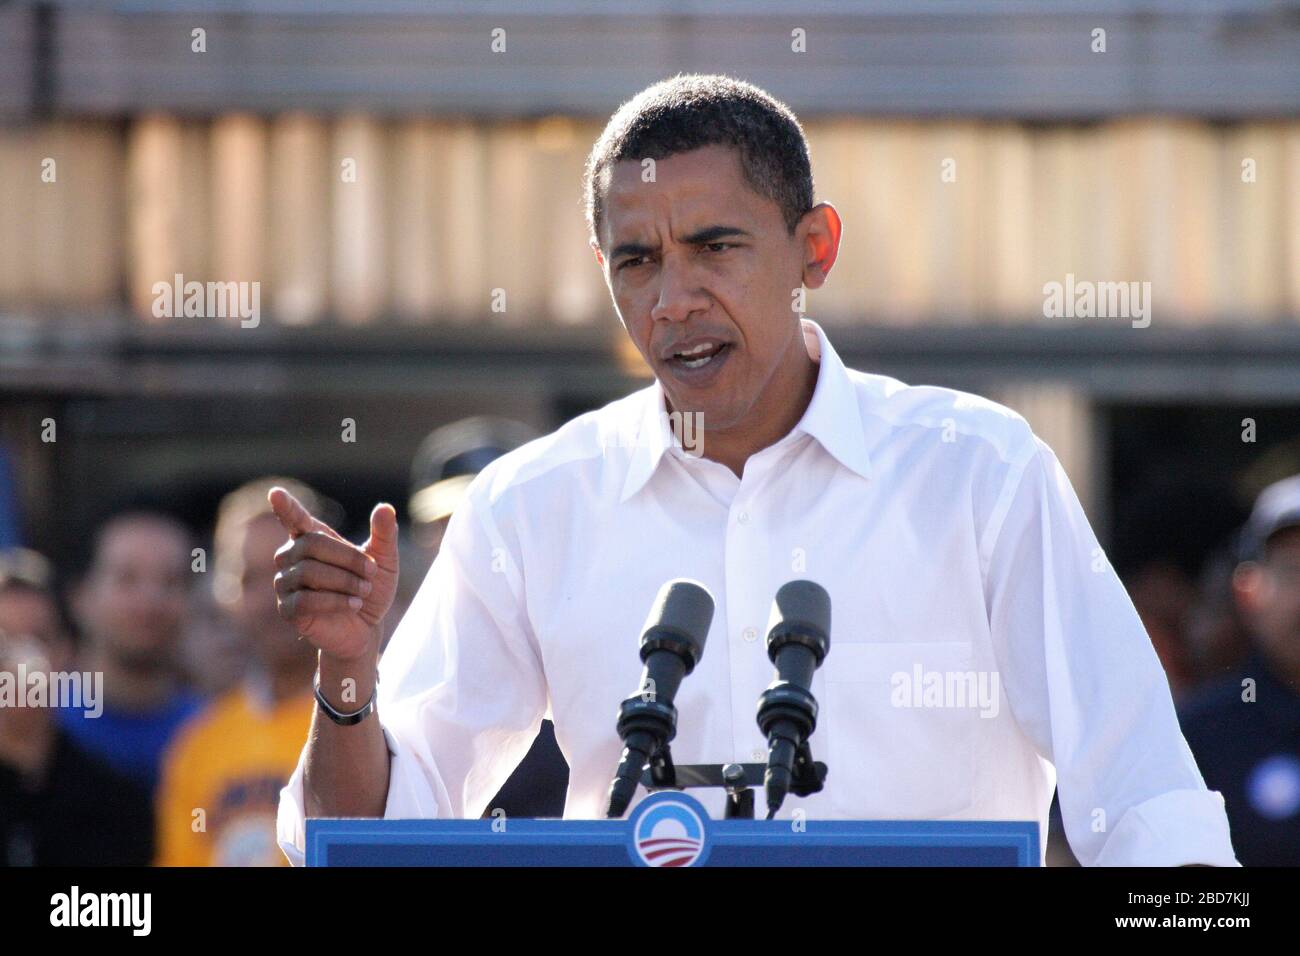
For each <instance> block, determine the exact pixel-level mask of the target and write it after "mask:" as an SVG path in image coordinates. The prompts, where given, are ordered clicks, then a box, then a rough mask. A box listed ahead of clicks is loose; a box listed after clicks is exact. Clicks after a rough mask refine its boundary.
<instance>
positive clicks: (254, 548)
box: [227, 513, 315, 668]
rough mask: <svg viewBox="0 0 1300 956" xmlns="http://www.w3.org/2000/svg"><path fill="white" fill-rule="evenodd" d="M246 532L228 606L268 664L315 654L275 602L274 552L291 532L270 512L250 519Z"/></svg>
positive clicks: (300, 658) (240, 545)
mask: <svg viewBox="0 0 1300 956" xmlns="http://www.w3.org/2000/svg"><path fill="white" fill-rule="evenodd" d="M243 532H244V533H243V535H242V536H241V539H239V540H238V541H237V547H238V548H239V556H238V562H239V567H238V581H237V586H236V588H235V589H234V592H233V600H232V601H231V602H230V603H229V606H228V607H227V610H228V611H229V612H230V615H231V617H232V618H233V619H234V621H235V623H236V624H237V625H238V627H239V629H240V630H241V631H242V632H243V634H244V635H245V637H247V639H248V640H249V642H250V646H251V647H252V649H253V652H254V653H255V654H257V656H258V657H259V659H261V660H262V662H263V663H264V664H266V665H267V666H269V667H272V668H274V667H276V666H277V665H279V664H281V663H287V662H298V661H300V660H302V659H304V658H308V657H312V656H313V655H314V653H315V652H314V650H313V648H312V646H311V645H310V644H309V643H308V642H307V641H300V640H298V639H297V635H296V634H295V633H294V629H293V626H292V625H291V624H290V623H289V622H288V621H286V620H285V619H284V618H282V617H281V616H280V614H279V612H278V611H277V610H276V605H275V585H274V583H273V582H274V579H275V574H276V567H275V552H276V551H277V550H279V548H280V546H281V545H283V544H284V543H285V541H286V540H287V538H288V535H287V534H285V531H284V528H283V527H281V525H280V522H279V521H278V520H277V519H276V517H275V515H273V514H270V513H267V514H263V515H258V516H257V517H255V518H253V519H251V520H250V521H248V523H247V524H245V525H244V528H243Z"/></svg>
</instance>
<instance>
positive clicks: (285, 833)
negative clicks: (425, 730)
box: [275, 723, 445, 866]
mask: <svg viewBox="0 0 1300 956" xmlns="http://www.w3.org/2000/svg"><path fill="white" fill-rule="evenodd" d="M379 726H380V729H381V730H383V732H384V742H385V743H386V744H387V745H388V768H389V769H388V798H387V802H386V803H385V804H384V818H385V819H400V820H418V819H433V818H435V817H439V816H445V814H444V813H442V812H441V811H440V809H439V803H438V800H437V798H436V797H435V796H434V789H433V788H431V787H430V785H429V781H428V779H427V777H426V775H424V774H422V773H421V772H419V768H418V765H417V761H416V760H415V758H414V757H413V756H412V755H411V754H409V753H407V752H405V751H404V750H403V748H402V747H400V746H399V745H398V743H397V739H396V738H395V737H394V736H393V734H392V733H391V732H390V731H389V729H388V728H387V727H385V726H384V725H383V724H382V723H381V724H380V725H379ZM306 757H307V748H306V747H304V748H303V751H302V754H300V755H299V757H298V765H297V766H296V767H295V768H294V771H293V775H292V776H290V777H289V782H288V783H287V784H285V785H284V788H283V789H282V790H281V791H280V804H279V806H278V807H277V809H276V815H275V829H276V841H277V842H278V843H279V844H280V849H281V850H282V851H283V852H284V855H285V857H286V859H288V861H289V864H290V866H303V865H305V864H306V856H307V851H306V845H307V817H306V812H305V810H304V807H306V805H307V801H306V798H305V797H304V795H303V786H302V778H303V763H304V761H305V760H306ZM434 776H435V779H436V774H435V775H434ZM441 789H442V788H441V785H440V782H438V784H437V786H436V790H438V791H441Z"/></svg>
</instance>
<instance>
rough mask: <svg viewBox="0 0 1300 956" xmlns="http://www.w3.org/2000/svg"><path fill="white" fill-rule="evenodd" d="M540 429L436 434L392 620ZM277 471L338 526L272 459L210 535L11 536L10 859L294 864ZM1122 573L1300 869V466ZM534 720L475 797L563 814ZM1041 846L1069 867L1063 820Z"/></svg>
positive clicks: (1206, 733) (297, 668)
mask: <svg viewBox="0 0 1300 956" xmlns="http://www.w3.org/2000/svg"><path fill="white" fill-rule="evenodd" d="M531 437H533V434H532V432H530V431H529V429H527V428H526V427H525V426H523V425H519V424H518V423H515V422H509V421H505V420H502V419H492V418H481V417H477V418H472V419H466V420H464V421H461V422H457V423H455V424H453V425H449V426H446V427H444V428H442V429H439V430H438V431H436V432H434V433H433V434H432V435H430V436H429V438H428V439H427V440H426V441H425V442H424V443H423V445H422V446H421V448H420V450H419V452H418V454H417V456H416V460H415V462H414V464H413V468H412V479H411V494H410V500H409V501H408V502H407V507H406V509H405V511H406V514H405V516H404V518H405V520H406V521H407V525H406V527H405V528H404V529H403V533H402V536H401V537H402V547H403V552H402V564H403V571H402V583H401V588H400V591H399V594H398V599H397V604H396V605H395V607H394V610H393V612H392V613H391V614H390V616H389V628H390V633H391V628H392V627H393V626H394V625H395V624H396V622H397V621H398V620H399V619H400V617H401V613H402V611H403V610H404V608H405V607H406V606H407V605H408V604H409V603H410V601H411V599H412V598H413V597H414V594H415V590H416V589H417V588H418V586H419V583H420V581H421V580H422V579H423V577H424V575H425V572H426V571H427V569H428V567H429V565H430V564H431V562H432V560H433V558H434V556H435V555H436V554H437V550H438V546H439V543H440V541H441V537H442V531H443V529H444V528H445V526H446V521H447V519H448V517H449V515H450V514H451V512H452V510H453V509H454V508H455V506H456V503H457V501H458V499H459V497H460V495H461V494H463V492H464V489H465V487H466V486H467V485H468V483H469V481H470V480H472V478H473V476H474V475H475V474H477V472H478V471H479V470H481V469H482V468H483V467H484V466H485V465H486V464H487V463H488V462H490V461H491V460H493V459H494V458H495V457H497V456H498V455H500V454H503V453H504V452H506V451H508V450H510V449H511V448H514V447H517V446H518V445H519V444H522V443H523V442H524V441H527V440H528V439H529V438H531ZM274 485H281V486H283V487H286V488H287V489H288V490H290V491H291V492H292V493H293V494H294V495H295V496H296V497H297V498H298V499H299V500H300V501H302V502H303V503H304V505H306V506H307V507H308V509H309V510H311V511H312V512H313V514H315V515H316V516H317V517H319V518H321V519H322V520H324V521H325V522H326V523H329V524H332V525H336V526H337V523H338V521H339V519H340V517H341V516H340V515H339V513H338V511H339V509H338V506H337V505H335V504H334V503H332V502H331V501H329V500H328V499H327V498H325V497H323V496H322V495H320V494H318V493H317V492H316V491H314V490H313V489H312V488H310V487H307V486H306V485H305V484H303V483H302V482H299V481H295V480H294V479H292V478H288V477H284V476H267V477H263V478H259V479H255V480H253V481H250V482H248V483H246V484H243V485H241V486H240V487H238V488H235V489H233V490H231V491H230V492H229V493H228V494H227V495H226V496H225V497H224V498H223V499H222V500H221V502H220V504H219V506H218V508H217V509H216V520H215V525H214V527H213V528H211V529H206V530H207V533H206V534H203V535H196V534H195V532H194V530H192V529H190V528H187V527H186V526H184V525H183V524H181V523H180V522H178V521H177V520H176V519H175V518H173V517H171V516H169V515H167V514H165V513H162V512H158V511H149V510H126V511H122V512H120V513H116V514H113V515H111V516H110V517H108V518H107V519H106V520H105V521H103V522H102V523H101V524H100V525H99V527H97V528H96V529H95V530H94V533H93V536H92V537H91V538H90V539H89V540H88V543H87V553H86V556H85V557H86V564H85V567H82V568H76V569H69V570H68V571H63V569H56V568H54V567H52V566H51V563H50V562H49V561H47V560H46V559H45V558H44V557H42V556H41V555H39V554H37V553H35V552H33V551H30V550H26V549H11V550H8V551H3V552H0V862H3V863H5V864H7V865H59V864H69V865H76V864H131V865H147V864H157V865H164V866H169V865H179V866H249V865H281V864H283V862H284V859H283V856H282V854H281V853H280V851H279V848H278V847H277V845H276V839H275V813H276V804H277V801H278V796H279V791H280V788H281V787H282V786H283V785H284V783H285V781H286V780H287V779H288V777H289V775H290V773H291V772H292V770H293V767H294V765H295V764H296V763H297V760H298V756H299V753H300V751H301V749H302V746H303V743H304V741H305V740H306V736H307V731H308V726H309V723H310V720H311V714H312V708H313V706H314V700H313V693H312V678H313V674H314V672H315V666H316V658H315V652H314V650H313V649H312V647H311V646H310V645H309V644H307V643H306V642H305V641H301V640H298V639H297V637H296V635H295V634H294V633H293V630H292V628H290V627H289V626H288V625H287V624H286V623H285V622H284V621H283V620H282V619H281V618H280V617H279V614H278V612H277V609H276V601H275V594H274V591H273V588H272V584H271V582H272V579H273V577H274V574H275V570H274V564H273V559H274V555H275V553H276V551H277V550H278V549H279V548H280V547H281V546H283V545H284V544H285V542H286V541H287V535H286V534H285V532H284V530H283V529H282V528H281V526H280V524H279V521H278V520H277V519H276V518H275V516H274V515H273V514H272V512H271V510H270V506H269V505H268V503H267V492H268V491H269V489H270V488H271V487H273V486H274ZM200 542H210V549H209V548H208V547H205V546H204V545H203V544H201V543H200ZM209 550H210V554H209ZM209 559H210V563H209ZM1121 573H1122V574H1124V575H1125V577H1126V584H1127V585H1128V587H1129V589H1130V592H1131V593H1132V594H1133V597H1134V603H1135V605H1136V606H1137V608H1138V611H1139V613H1140V614H1141V615H1142V617H1143V620H1144V622H1145V623H1146V626H1147V629H1148V632H1149V633H1150V634H1151V637H1152V642H1153V645H1154V647H1155V650H1156V653H1157V654H1158V655H1159V657H1160V659H1161V661H1162V663H1163V664H1164V666H1165V670H1166V672H1167V673H1168V675H1169V679H1170V686H1171V689H1172V691H1173V693H1174V698H1175V703H1176V705H1177V706H1178V708H1179V714H1180V719H1181V721H1182V726H1183V730H1184V733H1185V735H1186V737H1187V740H1188V743H1189V745H1190V747H1191V749H1192V751H1193V753H1194V755H1195V756H1196V759H1197V762H1198V764H1199V765H1200V767H1201V771H1202V773H1203V775H1204V777H1205V780H1206V783H1207V785H1208V786H1209V787H1210V788H1211V789H1214V790H1218V791H1220V792H1222V793H1223V795H1224V797H1225V799H1226V801H1227V809H1228V816H1229V819H1230V822H1231V825H1232V831H1233V843H1234V846H1235V847H1236V849H1237V852H1238V857H1239V859H1240V860H1241V862H1242V863H1243V864H1245V865H1292V866H1294V865H1298V864H1300V476H1296V477H1293V478H1289V479H1287V480H1285V481H1282V482H1278V483H1277V484H1274V485H1272V486H1270V487H1269V488H1268V489H1267V490H1266V491H1265V492H1264V493H1263V494H1262V495H1261V496H1260V497H1259V500H1258V501H1257V502H1256V504H1255V507H1254V510H1253V512H1252V513H1251V516H1250V518H1249V520H1248V521H1247V522H1246V524H1245V525H1244V527H1242V528H1241V529H1240V531H1239V532H1238V533H1237V534H1236V535H1235V536H1234V541H1233V545H1232V548H1231V550H1230V551H1224V552H1222V553H1220V554H1218V555H1215V556H1214V557H1213V558H1211V559H1209V560H1207V561H1205V562H1204V567H1203V568H1202V569H1200V571H1199V573H1198V575H1197V576H1196V579H1195V580H1193V579H1192V578H1191V577H1190V576H1189V575H1187V574H1186V573H1185V572H1178V571H1177V570H1176V569H1172V568H1164V567H1160V566H1157V565H1152V564H1147V565H1143V566H1140V567H1139V566H1135V567H1132V568H1130V569H1126V570H1122V571H1121ZM1180 573H1182V577H1179V574H1180ZM33 673H60V674H80V675H82V676H83V677H84V678H85V680H84V681H82V683H81V684H80V686H79V691H80V699H75V700H68V699H62V700H56V699H54V698H55V697H56V694H55V693H54V687H53V685H52V684H51V685H50V686H49V687H47V689H46V695H45V697H44V698H43V699H42V700H40V701H34V700H31V699H27V700H23V699H22V694H23V692H24V690H27V691H30V680H29V681H25V682H24V681H20V680H18V679H17V677H18V675H23V674H25V675H30V674H33ZM5 674H9V675H11V679H10V680H9V682H8V684H5V683H4V675H5ZM101 675H102V676H101ZM64 689H65V690H66V689H67V688H64ZM6 694H7V695H8V696H6ZM29 696H30V694H29ZM64 696H65V697H66V696H67V695H66V694H65V695H64ZM54 704H57V706H51V705H54ZM539 731H540V732H539V736H538V740H537V743H536V744H535V746H534V747H533V750H532V751H531V752H530V753H529V755H528V757H527V758H525V761H524V762H523V764H521V766H520V768H519V770H518V771H517V772H516V773H515V774H514V776H512V777H511V779H510V781H509V782H507V784H506V785H505V787H504V788H503V789H502V791H501V793H499V794H498V795H497V797H496V799H494V800H493V801H491V803H490V805H489V808H488V810H487V811H485V813H486V812H491V810H492V809H495V808H502V809H504V810H505V811H506V813H507V814H508V815H510V816H559V815H560V814H561V813H562V811H563V805H564V791H565V788H566V785H567V775H568V769H567V767H566V766H565V764H564V760H563V757H562V756H561V755H560V753H559V750H558V748H557V747H556V744H555V739H554V734H553V732H552V730H551V728H550V726H549V723H548V722H543V724H542V726H541V728H539ZM1049 862H1052V863H1055V864H1068V863H1069V862H1070V855H1069V849H1068V845H1067V844H1066V843H1065V841H1064V840H1063V838H1062V835H1061V833H1060V832H1059V817H1057V818H1056V824H1055V826H1054V830H1053V833H1052V835H1051V839H1050V844H1049Z"/></svg>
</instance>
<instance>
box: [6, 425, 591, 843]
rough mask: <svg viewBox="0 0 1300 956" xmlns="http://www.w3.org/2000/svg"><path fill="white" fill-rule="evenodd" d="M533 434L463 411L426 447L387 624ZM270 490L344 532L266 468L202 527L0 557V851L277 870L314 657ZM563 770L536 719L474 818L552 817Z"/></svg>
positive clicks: (334, 516)
mask: <svg viewBox="0 0 1300 956" xmlns="http://www.w3.org/2000/svg"><path fill="white" fill-rule="evenodd" d="M532 437H534V433H532V432H531V431H530V430H529V429H528V428H527V427H526V426H523V425H521V424H519V423H516V422H511V421H507V420H504V419H495V418H485V417H476V418H471V419H466V420H463V421H460V422H457V423H455V424H453V425H449V426H446V427H445V428H442V429H439V430H438V431H435V432H434V433H433V434H431V435H430V436H429V438H428V439H426V441H425V442H424V443H423V444H422V446H421V448H420V450H419V452H418V453H417V455H416V459H415V462H414V465H413V469H412V483H411V496H410V500H409V502H408V503H407V507H406V509H405V511H406V513H407V518H408V521H409V524H408V525H407V527H405V528H404V529H403V532H402V535H401V538H402V542H403V551H402V575H401V584H400V588H399V593H398V596H397V601H396V603H395V605H394V608H393V611H392V612H390V614H389V619H388V628H389V634H390V635H391V632H392V629H393V627H395V625H396V623H397V621H398V620H400V617H401V614H402V612H403V611H404V609H405V607H406V606H407V605H409V603H410V601H411V599H413V598H414V596H415V591H416V590H417V588H418V587H419V584H420V582H421V581H422V580H423V578H424V575H425V573H426V572H427V570H428V568H429V566H430V565H431V564H432V561H433V559H434V557H435V556H436V554H437V551H438V546H439V544H440V542H441V539H442V532H443V530H444V528H445V526H446V522H447V520H448V518H449V516H450V514H451V511H452V510H453V509H454V507H455V505H456V503H457V500H458V499H459V497H460V495H461V494H463V492H464V490H465V488H466V487H467V486H468V484H469V482H470V480H472V478H473V476H474V475H475V474H476V473H477V472H478V471H479V470H480V469H482V467H483V466H484V465H486V464H487V463H488V462H489V461H491V460H493V459H494V458H496V457H497V456H499V455H501V454H503V453H504V452H506V451H508V450H510V449H511V448H514V447H517V446H518V445H519V444H522V443H523V442H524V441H527V440H528V439H530V438H532ZM276 485H279V486H282V487H284V488H286V489H288V490H289V491H290V492H291V493H293V494H294V495H295V497H297V498H298V500H299V501H301V502H302V503H303V504H304V506H306V507H307V508H308V510H310V511H311V512H312V513H313V514H314V515H315V516H316V517H318V518H320V519H321V520H323V521H325V522H326V523H327V524H331V525H332V526H335V527H341V525H340V524H339V521H340V519H341V517H342V515H341V509H339V508H338V506H337V505H336V504H335V503H333V502H332V501H330V500H329V499H327V498H325V497H324V496H322V495H320V494H318V493H317V492H316V491H315V490H314V489H312V488H310V487H308V486H307V485H305V484H304V483H302V482H300V481H296V480H294V479H292V478H288V477H285V476H266V477H262V478H258V479H255V480H252V481H249V482H247V483H245V484H243V485H241V486H239V487H238V488H235V489H233V490H232V491H230V492H229V493H228V494H227V495H225V497H224V498H223V499H222V500H221V502H220V504H219V506H218V507H217V509H216V519H215V524H214V527H213V528H211V529H208V533H207V534H205V535H196V534H195V533H194V531H193V530H192V529H190V528H188V527H186V526H185V525H184V524H182V523H181V522H179V521H177V520H176V519H175V518H174V517H172V516H170V515H168V514H165V513H163V512H160V511H153V510H141V509H129V510H124V511H121V512H118V513H115V514H112V515H111V516H109V517H108V518H107V519H106V520H104V521H103V522H102V523H101V524H100V525H99V526H98V527H97V528H96V529H95V530H94V532H93V535H92V536H91V537H90V538H89V540H88V542H87V555H86V558H87V562H86V566H85V567H84V568H77V569H72V570H70V571H69V572H67V573H60V572H61V569H55V568H54V567H53V566H52V565H51V563H50V562H49V561H48V560H46V558H44V557H43V556H42V555H40V554H38V553H36V552H34V551H31V550H27V549H21V548H20V549H10V550H7V551H0V863H3V864H6V865H11V866H14V865H17V866H23V865H37V866H40V865H85V864H106V865H112V864H121V865H148V864H155V865H160V866H257V865H283V864H284V862H285V861H284V857H283V854H282V853H281V852H280V849H279V847H278V846H277V844H276V831H275V813H276V806H277V803H278V800H279V792H280V789H281V787H283V786H284V784H285V782H286V781H287V780H288V778H289V775H290V774H291V773H292V771H293V768H294V766H295V764H296V763H297V761H298V757H299V754H300V752H301V750H302V747H303V744H304V743H305V741H306V739H307V733H308V727H309V725H310V722H311V716H312V709H313V707H314V706H315V701H314V696H313V688H312V679H313V676H314V674H315V670H316V652H315V649H314V648H313V647H312V646H311V645H310V644H308V643H307V642H306V641H302V640H299V639H298V638H297V636H296V634H295V633H294V631H293V629H292V627H291V626H290V625H289V624H288V623H287V622H285V621H284V620H282V619H281V618H280V616H279V613H278V611H277V608H276V598H275V592H274V590H273V587H272V580H273V578H274V576H275V573H276V571H275V566H274V557H275V553H276V551H278V550H279V549H280V548H281V547H282V546H283V545H284V544H285V543H286V542H287V541H288V535H287V534H286V532H285V531H284V529H283V528H282V527H281V525H280V522H279V520H278V519H277V518H276V517H275V515H274V514H273V513H272V511H271V508H270V505H269V504H268V502H267V494H268V492H269V491H270V489H271V488H272V487H274V486H276ZM209 543H210V547H209ZM6 673H8V674H9V675H11V679H10V681H9V683H8V685H7V687H8V690H9V692H10V698H9V699H6V697H5V692H6V685H5V684H4V683H3V681H4V678H3V676H2V675H4V674H6ZM36 674H40V675H44V674H62V675H70V676H79V677H81V678H84V680H81V681H80V682H79V683H77V684H76V685H75V689H76V693H75V695H74V694H73V693H72V692H71V690H70V688H71V687H72V686H74V685H72V682H71V680H69V681H68V682H66V683H65V684H64V686H63V691H64V692H63V693H61V694H58V693H56V692H55V686H54V681H52V680H51V681H49V682H48V686H46V684H45V682H44V681H43V680H42V686H43V687H44V690H43V691H42V692H41V694H40V695H39V698H38V697H37V696H36V695H35V694H33V692H32V684H33V680H34V679H33V678H32V677H31V676H30V675H36ZM567 778H568V767H567V766H566V765H565V763H564V759H563V757H562V756H561V755H560V753H559V749H558V747H557V745H556V744H555V738H554V733H553V731H552V729H551V727H550V725H549V722H543V725H542V727H540V728H539V735H538V740H537V743H536V744H535V745H534V747H533V749H532V751H531V752H530V753H529V755H528V756H527V757H526V758H525V760H524V762H523V763H522V764H521V765H520V768H519V770H518V771H517V772H516V773H515V775H514V776H513V777H511V779H510V780H509V781H507V783H506V784H505V786H504V787H503V788H502V790H501V792H500V793H498V794H497V796H496V798H495V799H494V800H493V801H491V803H490V806H489V808H488V810H487V811H485V813H486V812H490V811H491V810H492V809H497V808H500V809H503V810H505V812H506V814H507V815H508V816H559V815H560V814H561V813H562V812H563V808H564V792H565V789H566V788H567Z"/></svg>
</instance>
